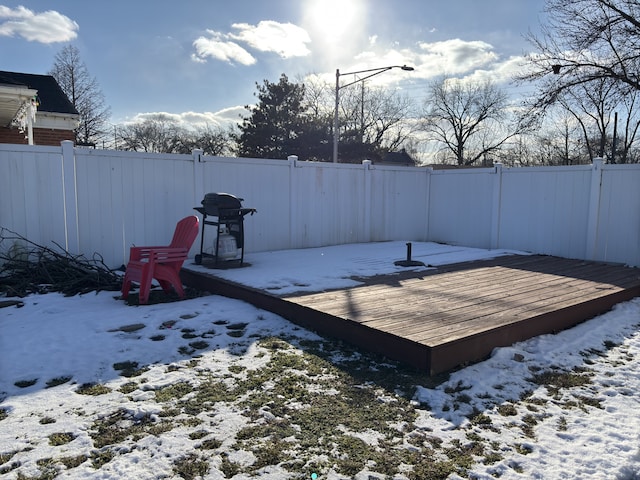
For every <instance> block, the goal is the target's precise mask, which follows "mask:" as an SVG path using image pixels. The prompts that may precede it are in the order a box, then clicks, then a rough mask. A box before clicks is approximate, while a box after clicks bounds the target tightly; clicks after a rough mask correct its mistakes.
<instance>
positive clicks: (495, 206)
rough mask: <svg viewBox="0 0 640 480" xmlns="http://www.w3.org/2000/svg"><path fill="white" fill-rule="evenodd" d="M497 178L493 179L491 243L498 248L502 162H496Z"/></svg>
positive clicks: (492, 247)
mask: <svg viewBox="0 0 640 480" xmlns="http://www.w3.org/2000/svg"><path fill="white" fill-rule="evenodd" d="M494 167H495V175H496V176H495V178H494V179H493V198H492V202H491V245H490V247H489V248H491V249H496V248H498V247H499V246H500V211H501V207H502V205H501V202H502V164H501V163H495V164H494Z"/></svg>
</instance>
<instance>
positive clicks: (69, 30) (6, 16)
mask: <svg viewBox="0 0 640 480" xmlns="http://www.w3.org/2000/svg"><path fill="white" fill-rule="evenodd" d="M79 28H80V27H79V26H78V24H77V23H76V22H74V21H73V20H71V19H70V18H69V17H66V16H64V15H62V14H60V13H58V12H56V11H54V10H47V11H46V12H42V13H34V12H33V11H32V10H29V9H28V8H25V7H23V6H19V7H17V8H15V9H11V8H9V7H5V6H2V5H0V36H6V37H15V36H17V37H22V38H24V39H25V40H28V41H30V42H40V43H56V42H68V41H70V40H73V39H74V38H76V37H77V36H78V33H77V32H78V29H79Z"/></svg>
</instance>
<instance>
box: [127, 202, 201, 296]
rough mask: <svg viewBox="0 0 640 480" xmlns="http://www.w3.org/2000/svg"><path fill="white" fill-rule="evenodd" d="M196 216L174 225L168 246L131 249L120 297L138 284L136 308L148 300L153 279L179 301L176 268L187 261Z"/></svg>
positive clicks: (197, 221)
mask: <svg viewBox="0 0 640 480" xmlns="http://www.w3.org/2000/svg"><path fill="white" fill-rule="evenodd" d="M198 223H199V220H198V217H196V216H195V215H192V216H189V217H185V218H183V219H182V220H180V221H179V222H178V224H177V225H176V230H175V232H174V234H173V240H171V244H169V245H167V246H160V247H131V250H130V253H129V263H127V270H126V272H125V274H124V281H123V282H122V298H124V299H125V300H126V299H127V298H128V297H129V290H130V289H131V282H137V283H139V284H140V305H144V304H146V303H147V302H148V301H149V290H150V289H151V280H152V279H154V278H155V279H156V280H158V283H160V286H161V287H162V289H163V290H164V291H165V292H166V293H169V292H171V287H172V286H173V288H174V289H175V291H176V292H177V293H178V295H179V296H180V298H184V297H185V293H184V288H183V287H182V281H181V280H180V268H181V267H182V264H183V263H184V261H185V260H186V259H187V255H188V254H189V249H190V248H191V245H193V242H194V240H195V239H196V237H197V236H198Z"/></svg>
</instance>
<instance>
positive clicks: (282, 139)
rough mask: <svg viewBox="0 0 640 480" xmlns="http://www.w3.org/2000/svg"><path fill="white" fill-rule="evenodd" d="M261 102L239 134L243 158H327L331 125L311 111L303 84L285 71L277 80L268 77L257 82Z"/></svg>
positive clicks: (243, 122)
mask: <svg viewBox="0 0 640 480" xmlns="http://www.w3.org/2000/svg"><path fill="white" fill-rule="evenodd" d="M256 87H257V89H258V93H257V97H258V104H257V105H256V106H253V107H250V106H246V107H245V108H247V110H249V111H250V112H251V115H250V116H249V117H246V118H243V121H242V123H241V124H240V125H239V129H240V135H238V137H237V147H238V155H239V156H240V157H254V158H274V159H286V158H287V156H289V155H297V156H298V157H299V158H300V159H302V160H328V159H329V157H330V153H329V149H330V142H329V127H328V123H327V122H326V121H322V120H321V119H318V118H316V117H313V116H312V115H310V114H309V109H308V108H307V106H306V104H305V87H304V85H303V84H296V83H291V82H289V79H288V78H287V76H286V75H285V74H282V75H281V76H280V80H279V81H278V83H271V82H269V81H267V80H265V81H264V83H263V85H262V86H260V85H258V84H256Z"/></svg>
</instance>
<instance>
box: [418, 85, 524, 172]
mask: <svg viewBox="0 0 640 480" xmlns="http://www.w3.org/2000/svg"><path fill="white" fill-rule="evenodd" d="M507 107H508V104H507V94H506V93H505V92H504V91H502V90H501V89H500V88H498V87H497V86H496V85H495V84H494V83H493V82H491V81H484V82H466V81H461V80H459V79H453V78H440V79H438V80H435V81H433V82H432V83H431V84H430V85H429V89H428V93H427V98H426V100H425V111H424V118H423V129H424V131H425V132H426V133H427V135H428V136H429V138H430V139H431V140H433V141H436V142H439V143H441V144H443V145H444V149H445V150H446V151H448V152H449V153H451V154H453V157H454V158H455V162H456V163H457V164H458V165H473V164H474V163H476V162H477V161H478V160H480V159H483V158H485V157H486V156H487V155H489V154H492V153H494V152H496V151H497V150H498V149H500V148H501V147H502V145H504V144H505V142H507V141H508V140H509V139H510V138H512V137H513V136H514V135H516V134H518V133H521V132H522V130H523V129H522V127H521V126H520V124H517V123H516V124H514V125H513V126H512V125H510V122H509V120H508V117H509V111H508V108H507Z"/></svg>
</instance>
